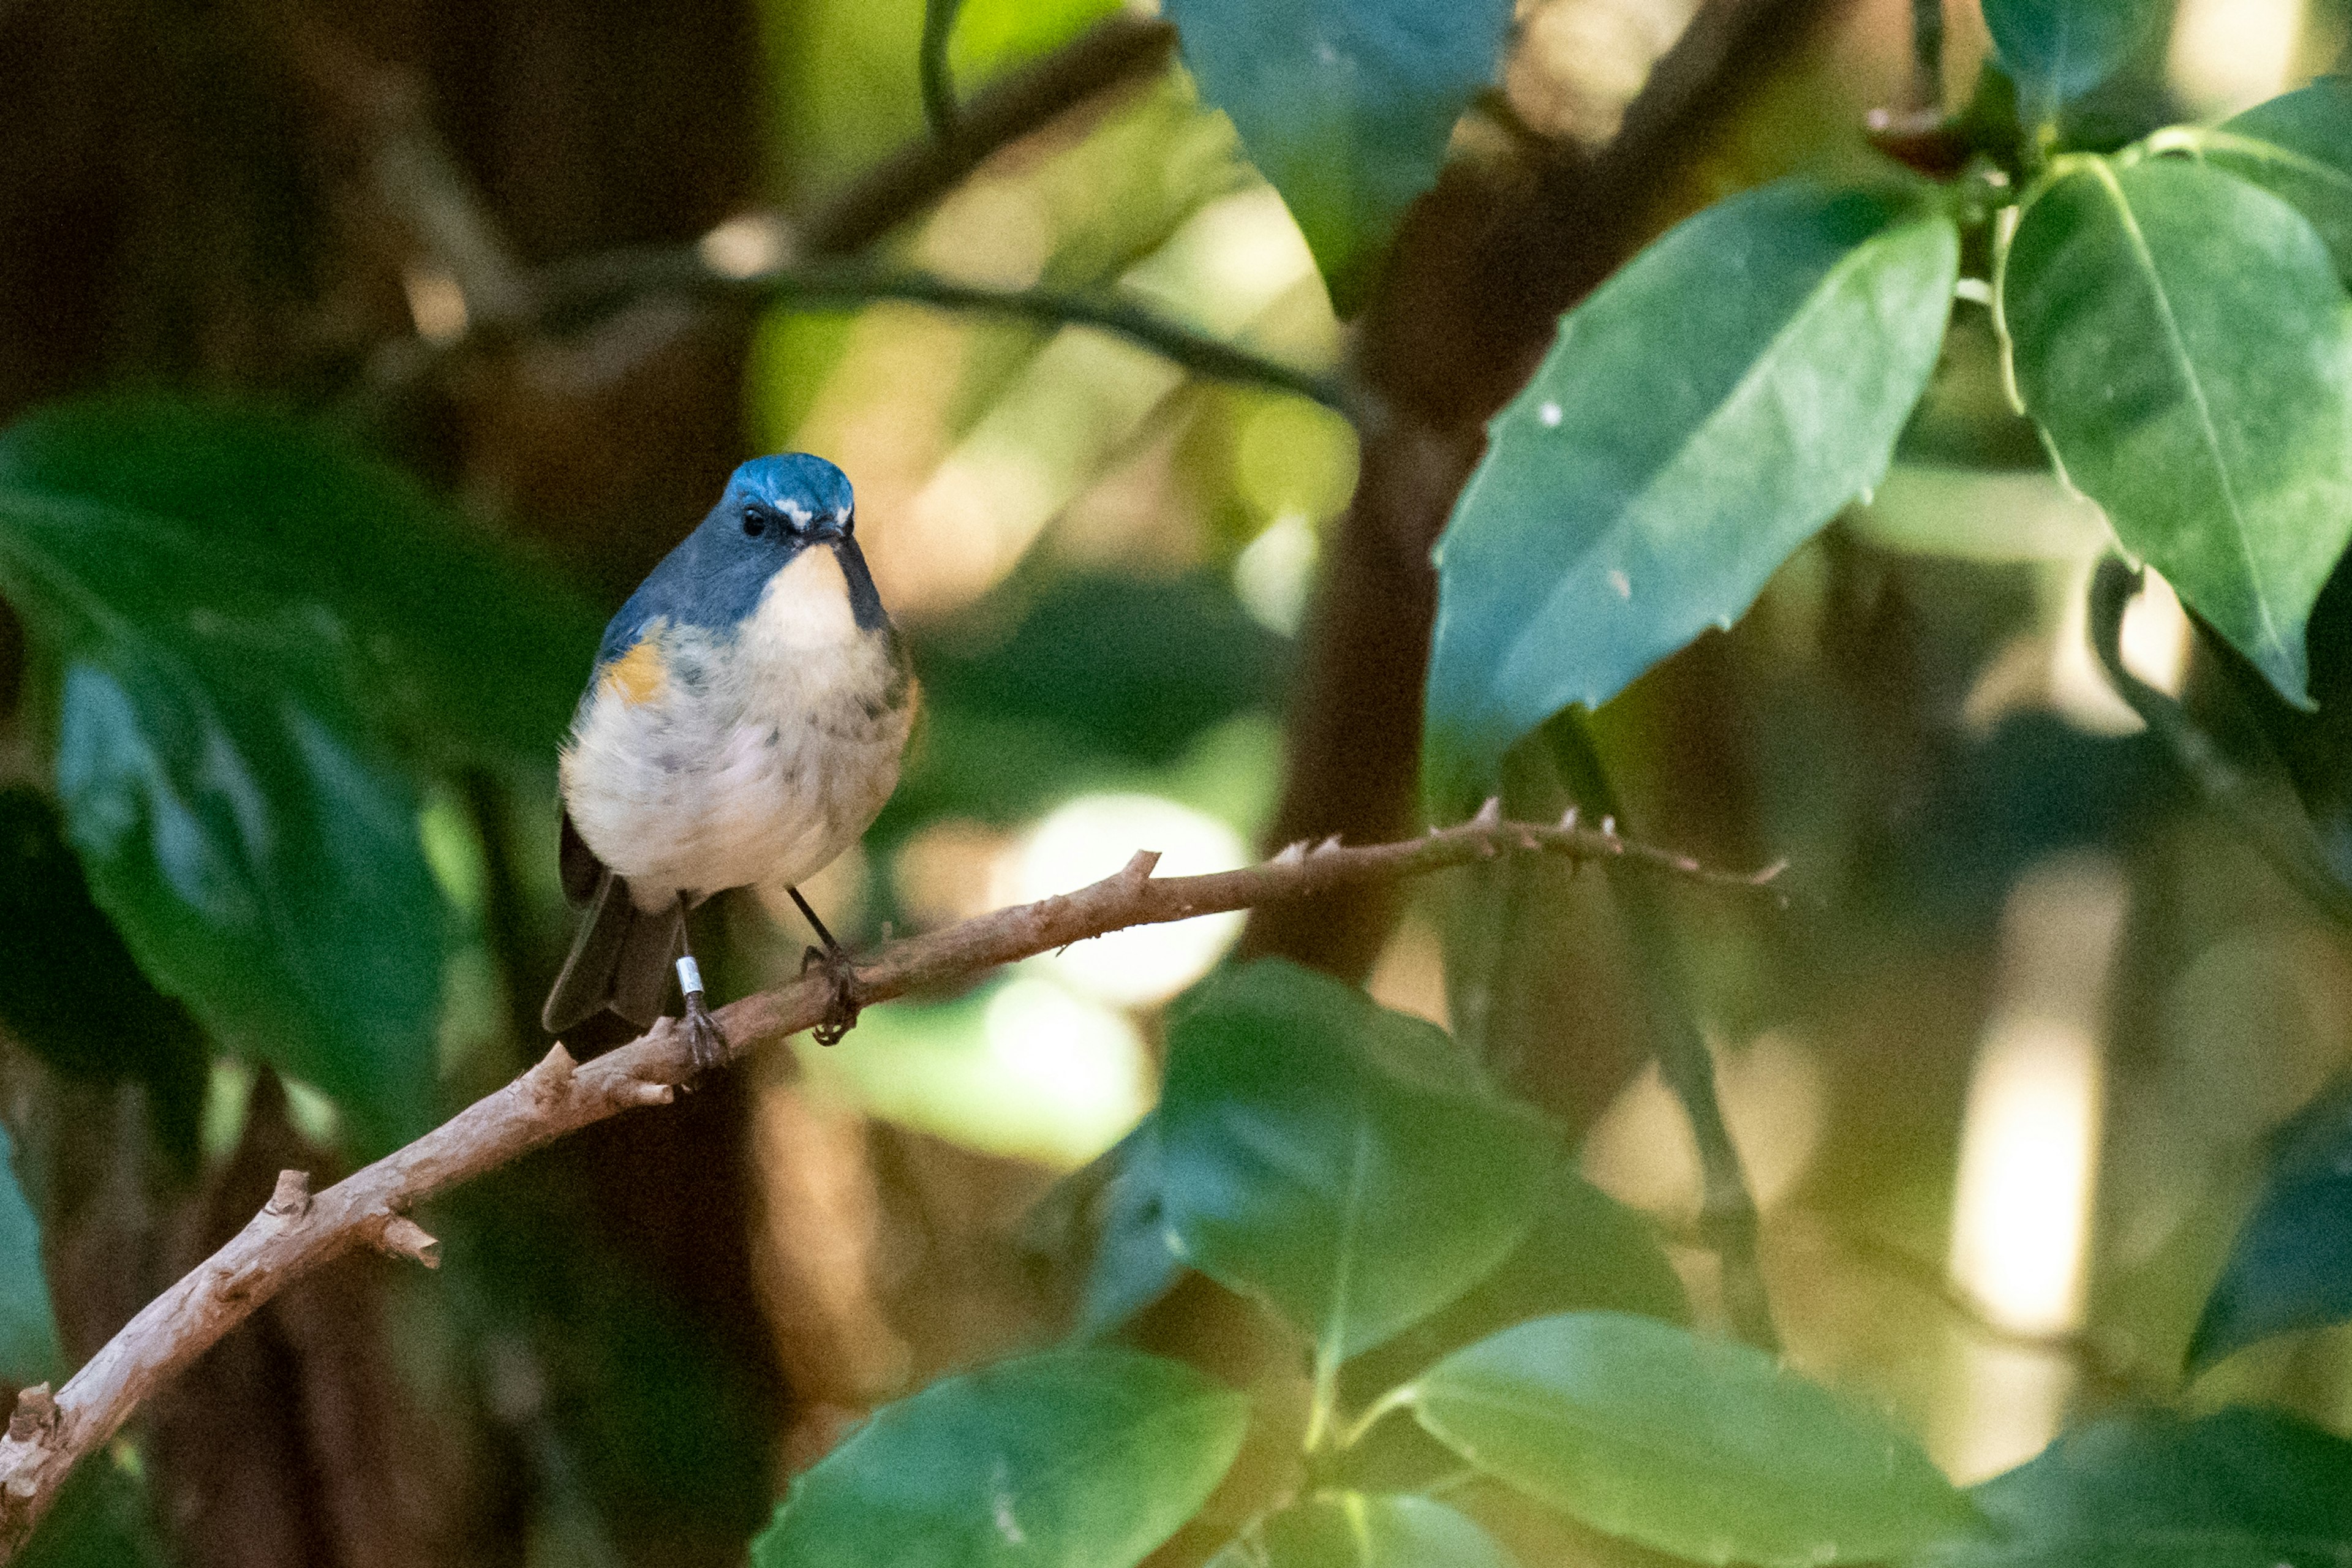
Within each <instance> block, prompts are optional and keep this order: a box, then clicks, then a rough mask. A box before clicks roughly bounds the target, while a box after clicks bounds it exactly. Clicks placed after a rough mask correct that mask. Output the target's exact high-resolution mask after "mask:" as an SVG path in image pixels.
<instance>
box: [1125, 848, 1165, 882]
mask: <svg viewBox="0 0 2352 1568" xmlns="http://www.w3.org/2000/svg"><path fill="white" fill-rule="evenodd" d="M1159 865H1160V851H1159V850H1157V849H1139V850H1137V851H1136V852H1135V854H1134V856H1133V858H1130V859H1129V861H1128V863H1127V864H1126V865H1125V866H1123V867H1121V868H1119V873H1118V874H1119V878H1120V879H1121V880H1123V881H1129V882H1148V881H1150V880H1151V873H1152V872H1153V871H1154V870H1156V869H1158V868H1159Z"/></svg>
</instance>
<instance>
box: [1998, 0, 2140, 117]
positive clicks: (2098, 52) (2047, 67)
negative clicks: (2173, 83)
mask: <svg viewBox="0 0 2352 1568" xmlns="http://www.w3.org/2000/svg"><path fill="white" fill-rule="evenodd" d="M2162 9H2163V7H2162V5H2161V4H2160V0H1985V4H1984V19H1985V26H1986V27H1987V28H1988V29H1989V30H1990V32H1991V34H1992V41H1993V47H1994V48H1995V49H1997V50H1998V51H1999V52H2000V63H2001V66H2002V67H2003V68H2005V69H2006V70H2007V71H2008V72H2009V74H2010V78H2011V80H2013V81H2015V82H2016V83H2017V96H2018V99H2019V101H2020V103H2021V106H2023V107H2024V108H2025V112H2026V114H2027V116H2028V117H2029V118H2032V119H2047V118H2048V117H2049V116H2051V115H2053V114H2054V113H2055V112H2056V111H2057V110H2058V108H2059V106H2061V105H2062V104H2063V103H2065V102H2066V101H2067V100H2070V99H2075V98H2080V97H2081V96H2082V95H2083V94H2084V93H2086V92H2088V91H2090V90H2091V89H2093V88H2095V87H2096V86H2098V85H2099V84H2100V83H2101V82H2103V81H2105V80H2106V79H2107V78H2109V77H2111V76H2113V75H2115V73H2116V70H2117V69H2118V68H2120V67H2121V66H2122V65H2123V63H2124V61H2125V60H2126V59H2127V58H2130V56H2131V52H2132V49H2133V47H2135V46H2137V44H2138V43H2139V42H2140V40H2141V39H2143V38H2145V37H2147V34H2148V30H2149V28H2150V27H2151V26H2153V25H2154V23H2155V21H2156V18H2157V16H2158V15H2159V14H2160V13H2161V10H2162Z"/></svg>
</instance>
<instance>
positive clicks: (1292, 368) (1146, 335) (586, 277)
mask: <svg viewBox="0 0 2352 1568" xmlns="http://www.w3.org/2000/svg"><path fill="white" fill-rule="evenodd" d="M660 293H674V294H686V295H693V296H698V297H700V298H705V299H725V300H741V301H743V302H745V303H749V304H753V305H760V306H774V305H785V306H793V307H796V308H799V309H803V310H824V309H831V308H836V307H840V306H845V305H862V304H868V303H871V302H872V301H875V300H907V301H909V302H911V303H915V304H923V305H937V306H940V307H941V308H942V309H946V310H977V311H983V312H987V313H990V314H993V315H1003V316H1014V317H1018V318H1019V319H1021V320H1023V321H1034V322H1036V323H1038V324H1039V325H1041V326H1079V327H1096V328H1099V329H1100V330H1102V331H1107V332H1112V333H1116V334H1117V335H1118V336H1120V337H1123V338H1125V339H1127V340H1128V341H1129V342H1134V343H1139V344H1141V345H1142V346H1143V347H1145V348H1147V349H1150V350H1151V351H1152V352H1153V353H1157V354H1159V355H1160V356H1161V357H1162V358H1164V359H1166V360H1168V361H1169V362H1171V363H1174V364H1179V365H1181V366H1183V367H1184V368H1185V369H1186V370H1189V371H1191V372H1192V373H1193V374H1195V375H1202V376H1206V377H1209V378H1210V379H1212V380H1215V381H1233V382H1244V383H1248V384H1253V385H1257V386H1265V387H1270V388H1272V389H1274V390H1276V391H1279V392H1288V393H1292V394H1294V395H1297V396H1300V397H1306V398H1311V399H1313V400H1314V401H1315V402H1317V403H1320V404H1322V405H1324V406H1326V407H1328V408H1332V409H1337V410H1339V412H1341V413H1343V414H1344V413H1346V412H1348V404H1347V400H1346V395H1345V392H1344V390H1343V388H1342V386H1341V384H1340V383H1339V380H1338V378H1336V377H1333V376H1328V375H1322V374H1318V373H1316V372H1314V371H1310V370H1306V369H1302V368H1301V367H1299V366H1297V365H1294V364H1286V363H1283V362H1282V361H1280V360H1276V359H1270V358H1268V357H1266V356H1265V355H1264V354H1260V353H1255V352H1253V351H1252V350H1249V349H1246V348H1244V347H1242V346H1240V345H1239V344H1237V343H1232V342H1226V341H1225V340H1223V339H1222V338H1215V337H1212V336H1210V335H1209V334H1207V333H1206V332H1202V331H1196V330H1195V329H1193V328H1192V327H1188V326H1186V325H1184V324H1183V323H1182V322H1181V321H1171V320H1170V319H1169V318H1168V317H1166V316H1163V315H1161V314H1160V313H1159V312H1158V311H1155V310H1147V309H1146V308H1144V307H1143V306H1141V305H1139V304H1138V303H1136V302H1135V301H1133V300H1121V299H1118V298H1117V297H1115V296H1109V295H1101V294H1071V293H1066V292H1062V291H1060V290H1057V289H992V288H987V287H984V286H982V285H980V284H973V283H959V282H956V281H954V280H952V279H946V278H939V277H935V276H933V275H931V274H929V273H924V272H905V271H894V270H887V269H884V268H872V267H865V266H860V265H856V264H855V263H851V264H840V265H824V264H817V265H812V266H803V267H786V268H777V269H775V270H773V271H769V272H759V273H754V274H752V275H751V276H749V277H730V276H729V275H727V274H725V273H721V272H718V271H714V270H713V269H712V268H710V266H709V264H708V263H707V262H706V261H705V260H704V259H703V258H702V255H701V253H700V252H699V251H698V250H697V249H695V248H694V247H690V246H688V247H675V248H669V247H664V248H656V249H640V250H627V251H613V252H607V253H605V254H602V255H597V256H591V257H583V258H580V259H578V260H575V261H571V262H566V263H562V264H559V265H558V266H556V267H553V268H549V269H548V270H547V271H546V272H545V273H543V274H542V275H541V279H540V284H539V294H540V298H541V300H542V302H543V308H542V310H541V321H542V322H543V323H546V324H550V325H552V326H554V327H556V328H557V329H559V330H561V329H562V328H564V327H566V326H570V325H572V324H575V323H577V322H579V321H582V320H583V318H585V319H593V318H596V317H598V316H601V315H603V314H604V313H606V312H608V311H610V310H614V309H616V308H617V307H619V306H620V305H622V304H625V303H626V302H628V301H630V300H638V299H642V298H644V297H645V296H646V295H648V294H660Z"/></svg>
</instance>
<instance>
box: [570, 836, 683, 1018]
mask: <svg viewBox="0 0 2352 1568" xmlns="http://www.w3.org/2000/svg"><path fill="white" fill-rule="evenodd" d="M685 937H686V917H685V912H684V910H681V909H679V907H678V906H677V904H675V903H673V904H672V905H670V907H669V908H667V909H666V910H656V911H654V912H652V913H650V914H649V913H647V912H646V911H645V910H641V909H639V908H637V906H636V903H635V900H632V899H631V898H630V897H629V884H628V883H627V882H625V881H624V880H623V879H621V878H619V877H617V876H615V875H614V873H613V871H612V870H611V869H610V868H606V867H603V866H599V867H598V868H596V883H595V890H594V891H593V893H591V894H590V895H589V899H588V912H587V915H586V917H585V918H584V919H583V920H582V921H581V922H580V934H579V935H578V936H577V937H575V938H573V939H572V955H571V956H570V957H568V958H566V959H565V960H564V961H563V973H561V974H558V975H557V976H556V977H555V989H554V990H552V991H551V992H549V993H548V994H547V1005H546V1006H544V1007H542V1008H541V1009H540V1014H539V1021H540V1023H541V1026H544V1027H545V1028H546V1030H547V1032H548V1033H549V1034H551V1035H561V1034H562V1033H564V1032H565V1031H567V1030H570V1029H574V1028H577V1027H579V1026H580V1025H582V1024H583V1023H585V1022H586V1021H587V1020H588V1019H590V1018H593V1017H594V1016H596V1015H597V1014H598V1013H600V1012H603V1011H604V1010H605V1009H607V1008H610V1009H611V1010H612V1011H613V1012H615V1013H618V1014H619V1015H620V1016H622V1017H624V1018H626V1019H627V1020H628V1021H629V1022H630V1023H632V1024H635V1026H637V1027H638V1028H640V1029H645V1028H650V1027H651V1026H653V1021H654V1020H655V1019H656V1018H657V1017H659V1016H661V1010H662V1003H663V1001H664V1000H665V999H666V998H667V996H668V994H669V973H670V965H671V964H672V963H675V962H676V961H677V955H678V954H679V952H682V951H684V948H685Z"/></svg>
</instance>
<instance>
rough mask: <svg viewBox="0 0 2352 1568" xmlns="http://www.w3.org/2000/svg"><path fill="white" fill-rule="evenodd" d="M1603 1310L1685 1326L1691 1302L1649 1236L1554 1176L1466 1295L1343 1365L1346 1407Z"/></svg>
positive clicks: (1646, 1229) (1616, 1206)
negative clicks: (1494, 1343) (1510, 1332)
mask: <svg viewBox="0 0 2352 1568" xmlns="http://www.w3.org/2000/svg"><path fill="white" fill-rule="evenodd" d="M1601 1309H1605V1310H1612V1311H1620V1312H1639V1313H1641V1314H1642V1315H1643V1316H1644V1317H1651V1318H1660V1319H1664V1321H1668V1322H1676V1323H1680V1322H1686V1321H1689V1318H1690V1302H1689V1300H1688V1298H1687V1297H1686V1296H1685V1292H1684V1290H1683V1282H1682V1279H1681V1277H1680V1276H1679V1275H1677V1274H1675V1266H1674V1265H1673V1264H1672V1263H1670V1262H1668V1261H1667V1260H1666V1254H1665V1249H1664V1247H1660V1246H1659V1244H1658V1235H1657V1228H1656V1226H1654V1225H1653V1224H1652V1223H1651V1222H1650V1221H1649V1220H1648V1219H1647V1218H1645V1217H1643V1215H1639V1214H1637V1213H1635V1212H1634V1211H1633V1210H1632V1209H1630V1208H1627V1207H1626V1206H1625V1205H1623V1204H1621V1203H1619V1202H1618V1201H1617V1200H1616V1199H1615V1198H1612V1197H1611V1196H1610V1195H1609V1194H1606V1193H1604V1192H1602V1191H1601V1189H1600V1188H1598V1187H1596V1186H1594V1185H1593V1184H1591V1183H1590V1182H1588V1181H1586V1180H1585V1179H1584V1178H1583V1177H1581V1176H1580V1175H1578V1174H1577V1173H1575V1172H1573V1171H1571V1170H1569V1169H1567V1168H1566V1167H1562V1168H1561V1169H1559V1171H1556V1172H1554V1173H1552V1176H1551V1179H1550V1180H1549V1182H1547V1183H1546V1184H1545V1185H1544V1189H1543V1192H1542V1194H1540V1195H1539V1196H1538V1199H1537V1201H1536V1218H1535V1223H1534V1225H1532V1226H1529V1227H1528V1234H1527V1237H1526V1238H1525V1239H1524V1240H1522V1241H1521V1242H1520V1243H1519V1245H1518V1246H1517V1247H1514V1248H1512V1249H1511V1255H1510V1256H1509V1257H1508V1258H1504V1259H1503V1261H1502V1263H1501V1264H1500V1265H1499V1266H1498V1267H1497V1268H1496V1269H1495V1270H1494V1271H1493V1272H1492V1273H1490V1274H1488V1275H1487V1276H1486V1278H1485V1279H1481V1280H1480V1281H1478V1283H1477V1284H1476V1285H1475V1286H1473V1287H1472V1288H1471V1289H1470V1290H1469V1292H1468V1293H1467V1294H1465V1295H1464V1296H1462V1297H1461V1298H1460V1299H1459V1300H1455V1301H1454V1302H1453V1303H1451V1304H1450V1305H1448V1306H1446V1307H1445V1308H1444V1309H1443V1310H1440V1311H1437V1312H1435V1313H1433V1314H1432V1315H1431V1316H1429V1317H1428V1318H1426V1319H1424V1320H1423V1321H1421V1322H1419V1323H1416V1324H1414V1325H1413V1326H1412V1328H1411V1329H1408V1330H1406V1331H1404V1332H1403V1333H1402V1334H1399V1335H1398V1336H1397V1337H1396V1338H1395V1339H1392V1340H1391V1341H1390V1342H1388V1343H1386V1344H1384V1345H1382V1346H1381V1347H1380V1348H1379V1349H1378V1350H1375V1351H1370V1352H1366V1353H1365V1354H1363V1355H1360V1356H1358V1357H1357V1358H1356V1359H1355V1360H1354V1361H1352V1362H1349V1363H1348V1370H1347V1375H1346V1378H1345V1380H1344V1381H1343V1383H1342V1384H1341V1390H1342V1393H1343V1395H1344V1397H1345V1400H1346V1402H1347V1403H1349V1404H1351V1405H1367V1404H1370V1402H1371V1401H1372V1400H1374V1399H1376V1398H1378V1397H1379V1396H1380V1395H1381V1394H1385V1393H1387V1392H1388V1391H1389V1390H1390V1389H1391V1388H1393V1387H1395V1386H1396V1385H1397V1384H1400V1383H1402V1382H1404V1381H1405V1380H1406V1379H1407V1378H1409V1377H1411V1376H1412V1374H1413V1373H1417V1372H1419V1371H1420V1370H1421V1369H1422V1368H1423V1367H1425V1366H1427V1365H1428V1364H1429V1363H1432V1362H1433V1361H1435V1360H1436V1359H1437V1358H1438V1357H1440V1356H1442V1355H1444V1354H1446V1353H1447V1352H1450V1351H1455V1350H1459V1349H1460V1348H1461V1347H1462V1346H1464V1345H1466V1344H1468V1343H1470V1342H1472V1341H1474V1340H1479V1339H1484V1338H1485V1337H1486V1335H1488V1334H1491V1333H1494V1332H1495V1331H1497V1330H1499V1329H1503V1328H1507V1327H1508V1326H1509V1325H1511V1324H1513V1323H1517V1322H1521V1321H1525V1320H1527V1319H1528V1318H1543V1317H1549V1316H1551V1315H1553V1314H1555V1313H1559V1312H1574V1311H1586V1310H1601Z"/></svg>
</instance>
